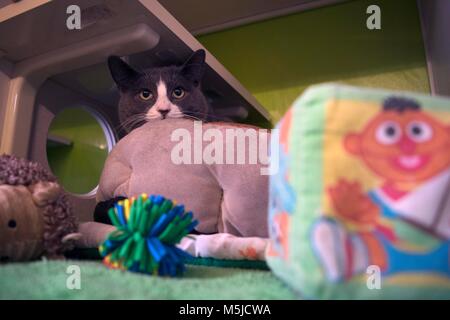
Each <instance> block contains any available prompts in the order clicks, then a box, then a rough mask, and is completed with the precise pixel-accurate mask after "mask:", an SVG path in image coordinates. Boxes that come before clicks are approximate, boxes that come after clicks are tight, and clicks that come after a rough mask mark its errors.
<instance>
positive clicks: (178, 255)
mask: <svg viewBox="0 0 450 320" xmlns="http://www.w3.org/2000/svg"><path fill="white" fill-rule="evenodd" d="M109 217H110V219H111V221H112V223H113V224H114V226H116V227H117V230H116V231H114V232H112V233H111V234H110V235H109V236H108V238H107V239H106V241H105V242H104V243H103V244H102V245H101V246H100V254H101V255H102V256H103V257H104V263H105V264H107V265H108V266H111V267H113V268H121V269H126V270H130V271H135V272H143V273H148V274H159V275H163V276H164V275H168V276H176V275H179V274H180V273H182V272H183V271H184V263H183V260H184V256H186V255H187V253H185V252H184V251H182V250H180V249H178V248H177V247H176V244H177V243H178V242H179V241H180V240H181V239H182V238H183V237H184V236H186V235H187V234H189V232H191V231H192V230H193V229H194V227H195V226H196V225H197V223H198V222H197V221H196V220H193V219H192V212H188V213H186V212H185V211H184V206H182V205H175V204H174V203H173V202H172V201H170V200H168V199H165V198H164V197H162V196H150V197H147V195H145V194H142V195H140V196H139V197H138V198H137V199H135V198H131V199H125V200H122V201H119V202H118V203H117V204H116V205H115V207H114V208H112V209H110V211H109Z"/></svg>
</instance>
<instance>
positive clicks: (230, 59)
mask: <svg viewBox="0 0 450 320" xmlns="http://www.w3.org/2000/svg"><path fill="white" fill-rule="evenodd" d="M371 4H377V5H379V6H380V8H381V26H382V29H381V30H368V29H367V27H366V19H367V18H368V17H369V15H368V14H366V9H367V7H368V6H369V5H371ZM198 40H199V41H200V42H201V43H202V44H203V45H204V46H205V47H206V48H207V49H208V50H209V51H210V52H211V53H212V54H213V55H214V56H215V57H216V58H217V59H218V60H219V61H220V62H221V63H222V64H224V65H225V67H227V68H228V70H229V71H230V72H231V73H233V74H234V76H236V78H237V79H238V80H240V81H241V83H242V84H243V85H244V86H245V87H246V88H248V89H249V90H250V92H251V93H252V94H253V95H254V96H255V97H256V98H257V99H258V101H259V102H260V103H261V104H262V105H263V106H264V107H265V108H266V109H267V110H268V111H269V112H270V113H271V115H272V116H273V120H274V121H275V122H276V121H277V120H278V119H279V118H280V117H281V116H282V115H283V114H284V112H285V111H286V110H287V108H288V107H289V105H290V104H291V103H292V102H293V101H294V99H295V98H296V97H298V96H299V95H300V94H301V92H302V91H303V90H304V89H305V88H306V87H307V86H309V85H311V84H315V83H320V82H330V81H333V82H343V83H347V84H353V85H360V86H369V87H381V88H388V89H399V90H409V91H419V92H429V91H430V89H429V84H428V76H427V71H426V60H425V54H424V47H423V40H422V35H421V29H420V21H419V15H418V9H417V4H416V1H415V0H395V1H393V0H380V1H375V0H367V1H366V0H357V1H350V2H347V3H343V4H338V5H334V6H330V7H325V8H319V9H316V10H311V11H306V12H300V13H297V14H292V15H289V16H283V17H279V18H275V19H271V20H266V21H262V22H258V23H253V24H249V25H245V26H241V27H237V28H233V29H229V30H225V31H221V32H216V33H211V34H207V35H203V36H200V37H198Z"/></svg>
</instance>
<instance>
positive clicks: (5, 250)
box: [0, 155, 79, 262]
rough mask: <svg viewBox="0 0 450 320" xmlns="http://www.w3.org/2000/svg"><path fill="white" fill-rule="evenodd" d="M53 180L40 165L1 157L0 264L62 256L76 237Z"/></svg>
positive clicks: (63, 197) (74, 224) (68, 208)
mask: <svg viewBox="0 0 450 320" xmlns="http://www.w3.org/2000/svg"><path fill="white" fill-rule="evenodd" d="M77 229H78V224H77V220H76V218H75V216H74V214H73V212H72V209H71V206H70V204H69V202H68V200H67V197H66V195H65V193H64V191H63V190H62V188H61V187H60V186H59V184H58V183H57V182H56V178H55V177H54V176H53V175H52V174H51V173H49V172H48V171H47V170H46V169H45V168H44V167H42V166H41V165H40V164H38V163H35V162H31V161H28V160H25V159H20V158H16V157H14V156H10V155H2V156H0V261H1V262H7V261H26V260H31V259H36V258H39V257H41V256H46V257H48V258H59V257H62V255H63V253H64V252H65V251H66V250H70V249H71V248H72V247H73V245H74V243H75V240H77V238H78V237H79V234H78V233H76V232H77Z"/></svg>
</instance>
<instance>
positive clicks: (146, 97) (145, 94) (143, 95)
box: [139, 90, 153, 101]
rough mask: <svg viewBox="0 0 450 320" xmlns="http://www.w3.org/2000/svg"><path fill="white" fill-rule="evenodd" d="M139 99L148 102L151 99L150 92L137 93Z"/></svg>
mask: <svg viewBox="0 0 450 320" xmlns="http://www.w3.org/2000/svg"><path fill="white" fill-rule="evenodd" d="M139 98H141V99H142V100H145V101H147V100H150V99H151V98H153V93H152V92H151V91H150V90H142V91H141V92H140V93H139Z"/></svg>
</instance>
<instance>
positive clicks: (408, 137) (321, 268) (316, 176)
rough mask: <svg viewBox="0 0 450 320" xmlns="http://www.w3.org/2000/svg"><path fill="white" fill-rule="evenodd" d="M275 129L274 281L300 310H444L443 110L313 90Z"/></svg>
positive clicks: (389, 97)
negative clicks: (373, 303)
mask: <svg viewBox="0 0 450 320" xmlns="http://www.w3.org/2000/svg"><path fill="white" fill-rule="evenodd" d="M277 128H278V129H279V130H280V134H279V136H280V138H279V142H280V147H279V171H278V172H277V173H276V174H275V175H272V176H271V177H270V197H269V232H270V237H271V242H270V245H269V247H268V249H267V252H266V255H267V260H268V264H269V266H270V267H271V269H272V270H273V271H274V272H275V274H277V275H278V276H279V277H280V278H282V279H283V280H285V281H286V282H287V283H288V284H289V285H290V286H292V287H293V288H294V289H295V290H296V291H298V292H299V294H300V295H301V296H302V297H304V298H322V299H326V298H333V299H334V298H341V299H355V298H356V299H367V298H368V299H372V298H382V299H384V298H386V299H392V298H394V299H395V298H397V299H409V298H412V299H416V298H425V299H426V298H447V299H448V298H450V267H449V260H450V251H449V248H450V246H449V244H450V241H449V239H450V101H449V100H447V99H444V98H439V97H430V96H426V95H419V94H413V93H405V92H390V91H383V90H373V89H360V88H354V87H348V86H340V85H321V86H316V87H312V88H310V89H309V90H307V91H306V92H305V93H304V94H303V95H302V96H301V97H300V98H299V99H298V100H297V101H296V102H295V103H294V105H293V106H292V108H291V109H290V110H289V111H288V112H287V114H286V115H285V116H284V118H283V119H282V120H281V121H280V123H279V124H278V125H277ZM275 137H277V135H274V134H273V135H272V139H274V138H275ZM275 142H277V141H272V143H275ZM273 150H276V149H273Z"/></svg>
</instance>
